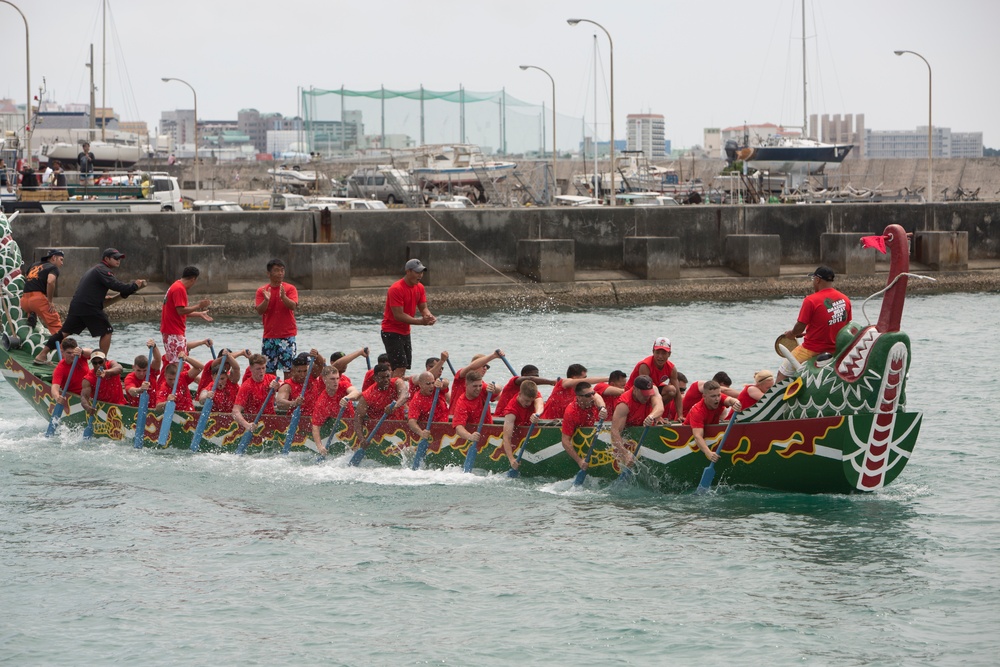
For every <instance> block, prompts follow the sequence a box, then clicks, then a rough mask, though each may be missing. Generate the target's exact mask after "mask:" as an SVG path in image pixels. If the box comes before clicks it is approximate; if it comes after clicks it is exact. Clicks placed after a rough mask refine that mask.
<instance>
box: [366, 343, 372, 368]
mask: <svg viewBox="0 0 1000 667" xmlns="http://www.w3.org/2000/svg"><path fill="white" fill-rule="evenodd" d="M365 365H366V366H368V370H371V369H372V358H371V352H369V351H368V348H367V347H366V348H365Z"/></svg>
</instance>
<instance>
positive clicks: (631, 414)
mask: <svg viewBox="0 0 1000 667" xmlns="http://www.w3.org/2000/svg"><path fill="white" fill-rule="evenodd" d="M662 416H663V399H662V398H660V392H658V391H657V390H656V387H654V386H653V381H652V380H651V379H650V377H649V376H648V375H640V376H638V377H637V378H635V381H633V383H632V386H631V387H630V388H629V389H628V391H626V392H625V393H624V394H622V397H621V399H620V400H619V401H618V405H616V406H615V412H614V415H613V416H612V417H611V446H612V447H613V448H614V450H615V454H616V455H617V456H618V457H619V460H621V461H623V462H624V463H625V465H628V466H631V465H632V453H631V451H629V449H628V448H627V447H626V446H625V441H624V438H623V437H622V431H623V430H624V429H626V428H628V427H630V426H652V425H653V424H655V423H656V421H657V420H658V419H659V418H660V417H662Z"/></svg>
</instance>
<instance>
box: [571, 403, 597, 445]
mask: <svg viewBox="0 0 1000 667" xmlns="http://www.w3.org/2000/svg"><path fill="white" fill-rule="evenodd" d="M599 412H600V408H598V407H597V406H596V405H591V406H590V407H589V408H581V407H580V404H579V403H577V402H576V401H575V400H574V401H573V402H572V403H570V404H569V405H568V406H566V411H565V412H564V413H563V421H562V432H563V434H565V435H568V436H569V437H571V438H572V437H573V434H574V433H576V429H578V428H580V427H581V426H593V425H594V424H596V423H597V415H598V413H599Z"/></svg>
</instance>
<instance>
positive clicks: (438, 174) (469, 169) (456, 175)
mask: <svg viewBox="0 0 1000 667" xmlns="http://www.w3.org/2000/svg"><path fill="white" fill-rule="evenodd" d="M414 160H415V166H414V167H413V168H412V169H410V173H411V174H412V175H413V178H414V180H416V181H417V182H418V183H421V184H422V189H431V188H434V187H437V188H442V189H443V188H448V187H459V186H463V185H469V186H473V187H477V188H481V187H482V179H483V178H486V179H488V180H490V181H493V182H494V183H496V182H498V181H500V180H503V179H504V178H506V177H507V176H510V175H511V174H512V173H514V169H515V168H516V167H517V164H516V163H514V162H506V161H501V160H487V159H486V158H485V157H484V156H483V153H482V150H481V149H480V148H479V146H474V145H472V144H452V145H449V146H443V145H442V146H421V147H420V148H419V149H417V152H416V153H415V155H414Z"/></svg>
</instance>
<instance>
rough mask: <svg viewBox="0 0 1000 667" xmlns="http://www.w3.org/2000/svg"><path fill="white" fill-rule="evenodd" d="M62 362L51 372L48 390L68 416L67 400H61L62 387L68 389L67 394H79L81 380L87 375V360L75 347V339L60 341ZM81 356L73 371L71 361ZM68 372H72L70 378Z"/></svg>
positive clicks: (78, 348)
mask: <svg viewBox="0 0 1000 667" xmlns="http://www.w3.org/2000/svg"><path fill="white" fill-rule="evenodd" d="M62 352H63V358H62V360H61V361H60V362H59V363H58V364H56V367H55V368H54V369H53V370H52V389H51V390H50V395H51V396H52V400H53V401H55V402H57V403H61V404H62V406H63V409H65V410H66V414H67V415H68V414H69V398H68V397H67V398H63V396H62V390H63V387H66V386H68V387H69V393H71V394H77V395H79V394H80V391H81V390H82V389H83V378H84V377H86V375H87V368H86V365H87V359H86V356H87V355H85V354H84V349H83V348H82V347H80V346H79V345H77V342H76V339H75V338H64V339H63V341H62ZM80 356H83V357H84V358H83V359H81V360H80V361H79V362H77V364H76V369H73V360H74V359H76V358H77V357H80ZM70 370H72V371H73V376H72V377H70V374H69V372H70Z"/></svg>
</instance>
